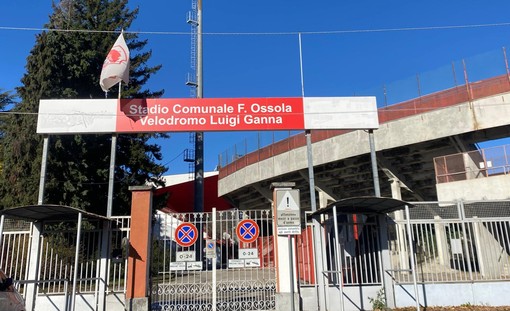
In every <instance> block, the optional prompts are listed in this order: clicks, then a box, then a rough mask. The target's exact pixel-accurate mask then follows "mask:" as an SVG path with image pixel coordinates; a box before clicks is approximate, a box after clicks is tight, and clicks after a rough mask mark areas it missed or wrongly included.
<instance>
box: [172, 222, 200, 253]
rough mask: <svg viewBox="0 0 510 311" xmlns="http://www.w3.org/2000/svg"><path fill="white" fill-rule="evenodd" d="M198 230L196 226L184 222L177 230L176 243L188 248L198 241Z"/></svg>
mask: <svg viewBox="0 0 510 311" xmlns="http://www.w3.org/2000/svg"><path fill="white" fill-rule="evenodd" d="M197 238H198V230H197V227H195V225H194V224H192V223H189V222H183V223H182V224H180V225H178V226H177V228H176V229H175V242H177V244H179V245H180V246H184V247H188V246H191V245H193V244H195V242H196V241H197Z"/></svg>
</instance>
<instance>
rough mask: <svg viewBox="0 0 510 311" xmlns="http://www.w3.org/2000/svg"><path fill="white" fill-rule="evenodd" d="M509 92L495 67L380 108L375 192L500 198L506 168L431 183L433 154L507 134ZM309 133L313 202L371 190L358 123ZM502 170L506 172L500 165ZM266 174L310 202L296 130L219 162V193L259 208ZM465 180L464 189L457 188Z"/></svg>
mask: <svg viewBox="0 0 510 311" xmlns="http://www.w3.org/2000/svg"><path fill="white" fill-rule="evenodd" d="M509 92H510V76H508V75H502V76H497V77H493V78H490V79H486V80H482V81H478V82H473V83H469V84H467V85H462V86H458V87H455V88H451V89H447V90H444V91H441V92H437V93H434V94H430V95H426V96H422V97H419V98H415V99H412V100H409V101H406V102H403V103H400V104H396V105H392V106H388V107H384V108H380V109H379V121H380V128H379V129H378V130H375V131H374V137H375V148H376V154H377V166H378V170H379V171H378V172H379V177H380V187H381V196H383V197H394V198H398V199H403V200H406V201H438V200H439V201H445V200H454V199H506V198H508V197H509V196H510V195H509V194H507V193H506V191H504V190H503V189H504V188H505V187H502V186H501V185H502V183H503V184H508V180H509V177H508V175H507V174H504V175H505V176H500V177H499V179H497V180H496V178H485V179H484V180H483V184H484V185H485V186H483V187H480V186H477V184H480V182H481V180H480V179H477V180H469V178H464V179H465V180H464V182H463V181H461V182H460V183H459V182H456V183H439V184H436V172H435V167H434V158H436V157H441V156H448V155H452V154H458V153H467V152H470V151H474V150H477V143H480V142H484V141H490V140H494V139H500V138H505V137H509V136H510V118H509V117H508V116H510V105H509V103H510V93H509ZM311 135H312V136H311V137H312V142H313V143H312V150H313V165H314V181H315V186H316V190H317V191H318V193H319V201H320V206H326V205H327V202H328V200H329V201H334V200H338V199H341V198H347V197H352V196H371V195H374V183H373V174H372V169H371V157H370V146H369V136H368V133H367V132H366V131H361V130H358V131H346V130H335V131H333V130H328V131H312V132H311ZM475 162H476V161H475ZM480 168H483V165H482V167H478V169H480ZM503 172H504V173H508V168H506V169H504V171H503ZM273 182H295V184H296V188H298V189H299V190H300V192H301V208H302V209H303V210H310V207H311V204H310V193H309V183H308V162H307V148H306V141H305V135H304V133H303V134H300V135H295V136H292V137H290V138H288V139H286V140H283V141H280V142H277V143H274V144H272V145H269V146H267V147H264V148H261V149H259V150H257V151H255V152H251V153H248V154H246V155H244V156H241V157H238V158H237V159H236V160H235V161H233V162H231V163H229V164H228V165H226V166H224V167H221V168H220V173H219V181H218V183H219V185H218V191H219V196H223V197H225V198H227V199H228V200H230V201H231V202H233V203H234V205H236V206H237V207H238V208H240V209H254V208H255V209H257V208H267V207H268V206H270V202H271V200H272V196H271V191H270V190H269V187H270V184H271V183H273ZM473 182H474V184H473ZM493 183H495V185H499V186H493ZM466 186H468V187H469V188H468V189H469V190H467V191H465V190H462V189H466ZM401 190H404V191H401ZM321 199H322V200H321Z"/></svg>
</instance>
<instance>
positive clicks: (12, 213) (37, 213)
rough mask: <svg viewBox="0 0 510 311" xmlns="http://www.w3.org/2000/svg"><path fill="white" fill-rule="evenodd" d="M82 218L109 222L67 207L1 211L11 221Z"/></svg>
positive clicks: (41, 206) (98, 216)
mask: <svg viewBox="0 0 510 311" xmlns="http://www.w3.org/2000/svg"><path fill="white" fill-rule="evenodd" d="M80 213H81V214H82V215H83V216H82V217H85V218H93V219H101V220H109V218H107V217H105V216H101V215H97V214H94V213H89V212H86V211H84V210H81V209H79V208H76V207H71V206H65V205H53V204H42V205H27V206H19V207H13V208H9V209H5V210H2V211H0V216H5V217H7V218H11V219H23V220H28V221H33V222H36V221H52V220H74V219H76V218H77V217H78V215H79V214H80Z"/></svg>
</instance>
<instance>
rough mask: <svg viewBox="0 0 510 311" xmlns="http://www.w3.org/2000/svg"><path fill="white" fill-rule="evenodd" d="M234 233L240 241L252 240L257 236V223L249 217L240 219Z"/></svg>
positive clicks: (249, 241) (247, 241) (248, 241)
mask: <svg viewBox="0 0 510 311" xmlns="http://www.w3.org/2000/svg"><path fill="white" fill-rule="evenodd" d="M236 234H237V237H238V238H239V241H241V242H244V243H251V242H254V241H255V240H256V239H257V238H258V237H259V225H258V224H257V223H256V222H255V221H253V220H251V219H244V220H241V221H240V222H239V224H238V225H237V228H236Z"/></svg>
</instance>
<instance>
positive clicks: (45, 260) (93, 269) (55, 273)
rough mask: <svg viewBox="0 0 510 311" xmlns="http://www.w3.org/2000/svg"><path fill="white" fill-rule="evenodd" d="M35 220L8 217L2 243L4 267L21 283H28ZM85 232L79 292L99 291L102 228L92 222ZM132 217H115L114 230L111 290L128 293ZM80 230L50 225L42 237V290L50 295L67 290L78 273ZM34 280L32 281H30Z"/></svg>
mask: <svg viewBox="0 0 510 311" xmlns="http://www.w3.org/2000/svg"><path fill="white" fill-rule="evenodd" d="M31 226H32V225H31V223H30V222H25V221H19V220H12V219H6V220H5V224H4V231H3V238H2V243H1V245H0V268H2V269H3V270H4V271H5V273H6V274H7V275H8V276H9V277H12V278H13V279H14V280H16V281H17V282H19V283H20V284H21V286H20V289H19V290H20V292H23V291H24V284H28V283H29V280H27V272H28V268H27V267H28V260H29V255H30V254H29V250H30V249H29V247H30V234H31V229H32V227H31ZM87 226H88V228H87V229H84V230H83V231H82V238H81V244H80V253H79V256H80V258H79V265H78V280H77V281H78V284H77V285H78V291H79V292H81V293H94V292H96V291H97V280H98V279H99V275H98V273H99V271H98V270H99V269H98V267H99V264H100V258H99V254H100V242H101V241H100V239H101V237H100V233H101V231H100V229H97V228H98V226H97V224H95V223H88V224H87ZM129 230H130V217H129V216H121V217H114V221H113V225H112V232H111V250H112V251H111V254H112V258H110V259H109V260H110V274H109V282H108V289H107V290H108V292H125V289H126V288H125V284H126V273H125V272H126V267H127V256H126V255H127V251H126V250H127V245H128V240H129ZM75 239H76V231H75V230H73V228H67V227H66V228H64V227H62V226H61V225H59V224H54V225H50V226H47V227H46V228H45V230H44V234H43V235H42V236H41V243H40V245H41V250H40V254H41V257H40V263H39V267H40V268H39V271H40V273H39V280H38V281H37V283H38V284H39V286H38V291H39V292H44V293H46V294H63V293H65V288H66V282H68V281H67V280H70V279H72V276H73V275H74V265H73V262H74V256H75V251H74V244H75V243H76V240H75ZM31 281H33V280H30V282H31Z"/></svg>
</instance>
